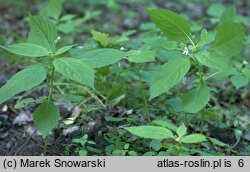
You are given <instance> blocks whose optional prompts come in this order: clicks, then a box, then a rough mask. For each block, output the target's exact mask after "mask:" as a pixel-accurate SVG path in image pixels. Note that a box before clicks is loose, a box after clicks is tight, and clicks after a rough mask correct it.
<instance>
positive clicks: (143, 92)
mask: <svg viewBox="0 0 250 172" xmlns="http://www.w3.org/2000/svg"><path fill="white" fill-rule="evenodd" d="M135 71H136V73H137V75H138V77H139V87H140V90H141V94H142V97H143V103H144V108H145V110H146V115H147V120H148V122H150V112H149V108H148V101H147V97H146V93H145V90H144V86H143V83H142V77H141V74H140V72H139V71H138V70H137V68H136V67H135Z"/></svg>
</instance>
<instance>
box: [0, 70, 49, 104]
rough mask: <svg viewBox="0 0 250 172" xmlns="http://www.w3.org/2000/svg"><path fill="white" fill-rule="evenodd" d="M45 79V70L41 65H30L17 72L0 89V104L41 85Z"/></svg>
mask: <svg viewBox="0 0 250 172" xmlns="http://www.w3.org/2000/svg"><path fill="white" fill-rule="evenodd" d="M45 78H46V70H45V69H44V67H43V66H42V65H32V66H29V67H27V68H26V69H23V70H21V71H20V72H17V73H16V74H15V75H14V76H13V77H11V78H10V79H9V81H8V82H7V83H6V84H5V85H4V86H2V87H1V88H0V104H2V103H3V102H5V101H6V100H9V99H10V98H12V97H13V96H15V95H16V94H18V93H20V92H23V91H26V90H28V89H31V88H33V87H35V86H38V85H39V84H41V83H42V82H43V81H44V80H45Z"/></svg>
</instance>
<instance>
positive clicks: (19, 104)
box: [14, 98, 36, 109]
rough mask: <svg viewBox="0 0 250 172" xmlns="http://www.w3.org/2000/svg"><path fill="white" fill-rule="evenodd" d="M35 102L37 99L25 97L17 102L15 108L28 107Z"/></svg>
mask: <svg viewBox="0 0 250 172" xmlns="http://www.w3.org/2000/svg"><path fill="white" fill-rule="evenodd" d="M34 102H36V100H34V99H33V98H27V99H23V100H21V101H19V102H17V103H16V104H15V106H14V108H15V109H20V108H23V107H26V106H27V105H28V104H30V103H34Z"/></svg>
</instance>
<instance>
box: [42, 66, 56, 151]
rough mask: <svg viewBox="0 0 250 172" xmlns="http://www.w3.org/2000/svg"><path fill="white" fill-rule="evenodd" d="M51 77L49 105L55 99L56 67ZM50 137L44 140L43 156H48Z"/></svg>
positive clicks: (53, 68)
mask: <svg viewBox="0 0 250 172" xmlns="http://www.w3.org/2000/svg"><path fill="white" fill-rule="evenodd" d="M51 67H52V69H51V76H50V80H49V97H48V103H50V102H51V101H52V98H53V88H54V85H53V84H54V74H55V67H54V66H53V65H52V66H51ZM48 142H49V139H48V136H46V137H45V140H44V148H43V155H46V153H47V150H48Z"/></svg>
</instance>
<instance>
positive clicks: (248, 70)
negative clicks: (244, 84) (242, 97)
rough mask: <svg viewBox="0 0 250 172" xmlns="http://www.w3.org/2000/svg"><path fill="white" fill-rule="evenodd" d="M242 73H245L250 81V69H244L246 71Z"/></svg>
mask: <svg viewBox="0 0 250 172" xmlns="http://www.w3.org/2000/svg"><path fill="white" fill-rule="evenodd" d="M242 73H243V74H244V75H245V76H246V77H247V78H248V79H250V69H249V68H244V69H242Z"/></svg>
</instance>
